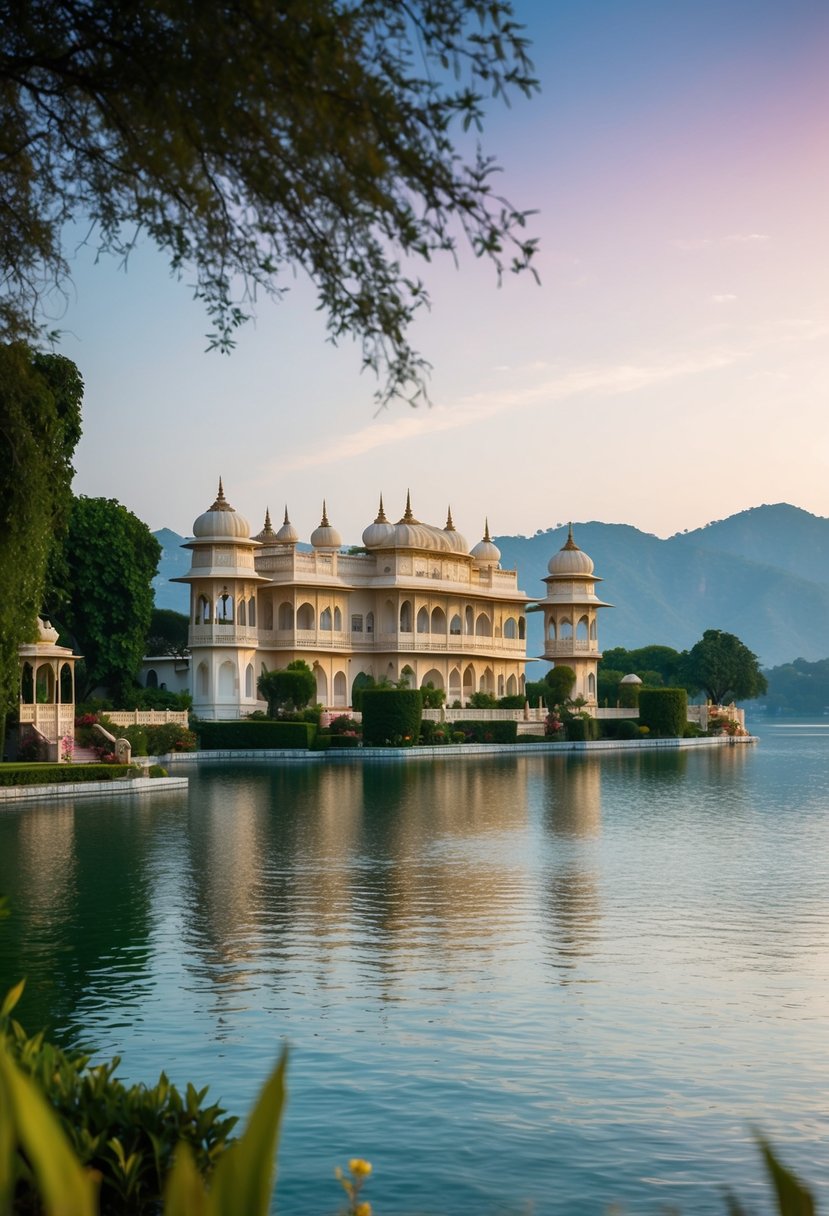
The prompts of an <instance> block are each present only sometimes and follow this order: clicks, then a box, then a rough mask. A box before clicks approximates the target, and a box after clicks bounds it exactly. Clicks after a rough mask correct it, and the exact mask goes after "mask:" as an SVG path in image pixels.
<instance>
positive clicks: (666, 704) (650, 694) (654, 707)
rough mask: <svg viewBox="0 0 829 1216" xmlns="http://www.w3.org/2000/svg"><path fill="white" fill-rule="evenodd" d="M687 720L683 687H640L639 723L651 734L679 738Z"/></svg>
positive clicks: (666, 737)
mask: <svg viewBox="0 0 829 1216" xmlns="http://www.w3.org/2000/svg"><path fill="white" fill-rule="evenodd" d="M687 721H688V694H687V692H686V691H685V689H684V688H641V689H640V690H639V723H640V725H641V726H646V727H647V728H648V731H649V732H650V734H652V735H657V736H659V737H660V738H663V739H679V738H682V736H683V735H684V733H685V725H686V723H687Z"/></svg>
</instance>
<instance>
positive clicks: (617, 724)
mask: <svg viewBox="0 0 829 1216" xmlns="http://www.w3.org/2000/svg"><path fill="white" fill-rule="evenodd" d="M599 730H600V737H601V738H602V739H638V738H639V723H638V722H637V721H636V719H635V718H600V719H599Z"/></svg>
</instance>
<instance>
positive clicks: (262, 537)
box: [253, 507, 276, 545]
mask: <svg viewBox="0 0 829 1216" xmlns="http://www.w3.org/2000/svg"><path fill="white" fill-rule="evenodd" d="M275 538H276V533H275V532H274V530H273V528H272V526H271V512H270V507H266V508H265V525H264V527H263V528H262V531H261V532H258V533H257V534H256V536H254V538H253V539H254V540H258V541H261V542H262V544H265V545H267V544H273V542H274V540H275Z"/></svg>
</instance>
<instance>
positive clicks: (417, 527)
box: [389, 494, 467, 554]
mask: <svg viewBox="0 0 829 1216" xmlns="http://www.w3.org/2000/svg"><path fill="white" fill-rule="evenodd" d="M447 522H448V523H450V524H451V522H452V517H451V515H450V516H449V519H448V521H447ZM389 547H390V548H394V549H421V550H426V551H427V552H431V553H463V554H466V553H467V548H466V541H465V540H464V538H463V537H462V536H461V534H460V533H459V532H456V531H455V529H454V526H453V527H451V528H449V529H446V528H436V527H435V526H434V525H433V524H423V523H421V522H420V520H419V519H415V517H414V514H413V513H412V504H411V497H410V495H408V494H407V495H406V510H405V512H404V514H403V518H402V519H399V520H398V521H397V523H396V524H395V525H394V535H393V537H392V538H391V541H390V545H389Z"/></svg>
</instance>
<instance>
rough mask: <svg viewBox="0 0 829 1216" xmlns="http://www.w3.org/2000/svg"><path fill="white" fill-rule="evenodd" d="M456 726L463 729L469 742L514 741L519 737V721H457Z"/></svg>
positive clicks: (457, 728) (460, 729) (456, 728)
mask: <svg viewBox="0 0 829 1216" xmlns="http://www.w3.org/2000/svg"><path fill="white" fill-rule="evenodd" d="M454 726H455V730H457V731H463V737H464V739H465V740H466V742H467V743H514V742H515V740H516V738H517V737H518V723H517V722H474V721H472V722H455V723H454Z"/></svg>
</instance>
